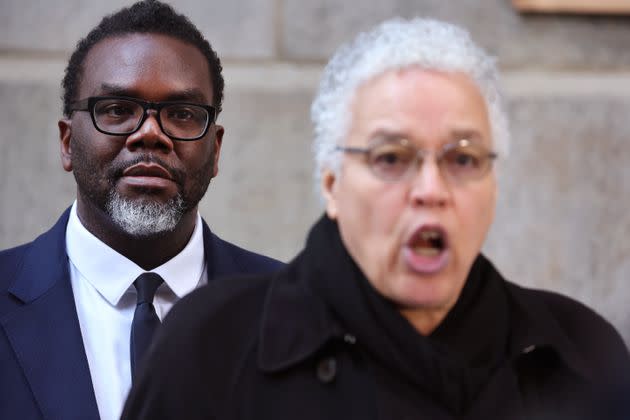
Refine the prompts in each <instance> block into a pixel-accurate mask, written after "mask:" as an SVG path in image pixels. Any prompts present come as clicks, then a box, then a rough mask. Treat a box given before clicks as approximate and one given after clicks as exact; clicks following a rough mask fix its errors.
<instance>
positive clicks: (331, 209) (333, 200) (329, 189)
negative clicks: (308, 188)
mask: <svg viewBox="0 0 630 420" xmlns="http://www.w3.org/2000/svg"><path fill="white" fill-rule="evenodd" d="M336 181H337V175H336V174H335V173H334V172H333V171H331V170H329V169H326V170H324V172H323V174H322V179H321V189H322V195H323V196H324V200H326V214H327V215H328V217H330V218H331V219H333V220H335V219H336V218H337V188H336V185H337V184H336Z"/></svg>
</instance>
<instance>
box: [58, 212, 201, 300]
mask: <svg viewBox="0 0 630 420" xmlns="http://www.w3.org/2000/svg"><path fill="white" fill-rule="evenodd" d="M76 207H77V206H76V201H75V202H74V204H73V205H72V209H71V211H70V218H69V220H68V226H67V228H66V247H67V252H68V258H69V259H70V261H71V262H72V264H73V265H74V266H75V267H76V269H77V270H78V272H79V273H80V274H81V275H82V276H83V277H84V278H85V279H86V280H87V281H88V282H89V283H90V284H91V285H92V286H93V287H94V288H95V289H96V290H97V291H98V292H99V293H100V294H101V295H102V296H103V297H104V298H105V299H106V300H107V301H108V302H109V303H110V304H111V305H114V306H116V305H117V304H118V301H119V300H120V298H121V297H122V296H123V294H124V293H125V292H126V291H127V289H129V287H131V285H132V284H133V282H134V280H135V279H136V278H137V277H138V276H139V275H140V274H142V273H144V272H145V271H146V270H144V269H142V268H141V267H140V266H138V265H137V264H136V263H134V262H133V261H131V260H130V259H128V258H127V257H125V256H124V255H122V254H119V253H118V252H116V251H115V250H114V249H112V248H110V247H109V246H108V245H106V244H105V243H104V242H102V241H101V240H100V239H98V238H97V237H96V236H94V235H93V234H92V233H91V232H89V231H88V230H87V229H86V228H85V227H84V226H83V224H82V223H81V221H80V220H79V217H78V215H77V210H76ZM202 230H203V229H202V223H201V216H200V215H199V213H197V219H196V222H195V228H194V230H193V233H192V235H191V237H190V240H189V241H188V244H187V245H186V246H185V247H184V249H183V250H182V251H181V252H180V253H179V254H177V255H176V256H174V257H173V258H171V259H170V260H169V261H167V262H165V263H164V264H162V265H161V266H159V267H156V268H155V269H153V270H151V271H153V272H155V273H157V274H159V275H160V276H162V278H163V279H164V282H165V283H166V284H167V286H168V287H169V288H170V289H171V290H172V291H173V293H175V294H176V295H177V297H180V298H181V297H182V296H184V295H185V294H187V293H188V292H190V291H192V290H193V289H194V288H195V287H196V286H197V285H198V283H199V280H200V278H201V275H202V274H203V269H204V265H205V257H204V245H203V232H202Z"/></svg>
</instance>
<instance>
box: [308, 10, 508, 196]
mask: <svg viewBox="0 0 630 420" xmlns="http://www.w3.org/2000/svg"><path fill="white" fill-rule="evenodd" d="M410 66H420V67H421V68H424V69H427V70H437V71H444V72H460V73H464V74H466V75H467V76H468V77H470V78H471V79H472V80H473V82H475V84H476V86H477V87H478V88H479V91H480V92H481V95H482V97H483V98H484V100H485V102H486V106H487V108H488V116H489V119H490V127H491V131H492V133H491V134H492V137H493V139H492V140H493V147H494V150H495V151H496V153H497V154H498V155H499V156H505V155H506V154H507V152H508V147H509V142H510V133H509V127H508V121H507V115H506V111H505V108H504V105H503V99H502V94H501V88H500V84H499V74H498V70H497V67H496V65H495V59H494V58H493V57H491V56H489V55H488V54H487V53H486V52H485V51H484V50H483V49H482V48H480V47H479V46H477V45H476V44H475V43H474V42H473V41H472V39H471V37H470V35H469V33H468V32H467V31H466V30H465V29H463V28H460V27H458V26H455V25H453V24H450V23H446V22H441V21H438V20H433V19H424V18H414V19H411V20H405V19H402V18H395V19H391V20H388V21H385V22H383V23H381V24H379V25H378V26H376V27H375V28H373V29H372V30H370V31H369V32H363V33H360V34H359V35H358V36H357V37H356V38H355V39H354V40H352V41H351V42H349V43H347V44H344V45H342V46H341V47H340V48H339V49H338V50H337V51H336V52H335V54H334V55H333V57H332V59H331V60H330V61H329V62H328V64H327V65H326V68H325V69H324V74H323V75H322V79H321V81H320V84H319V89H318V91H317V93H316V95H315V99H314V100H313V104H312V105H311V120H312V122H313V126H314V136H315V137H314V141H313V151H314V154H315V165H316V167H315V171H316V172H315V178H316V182H317V187H318V186H319V180H320V178H321V176H322V173H323V171H324V170H325V169H329V170H332V171H335V172H338V171H339V168H340V166H341V159H342V154H341V153H338V152H336V147H337V145H341V144H343V142H344V140H345V137H346V135H347V132H348V129H349V123H350V120H351V106H352V101H353V98H354V95H355V93H356V91H357V89H358V88H359V87H360V86H361V85H362V84H363V83H365V82H367V81H368V80H370V79H372V78H374V77H376V76H378V75H380V74H383V73H385V72H387V71H390V70H398V69H402V68H407V67H410Z"/></svg>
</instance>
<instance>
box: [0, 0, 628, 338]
mask: <svg viewBox="0 0 630 420" xmlns="http://www.w3.org/2000/svg"><path fill="white" fill-rule="evenodd" d="M571 1H573V2H575V0H569V2H571ZM588 1H589V0H584V1H583V3H588ZM623 1H624V0H621V1H619V0H615V1H614V3H623ZM131 3H132V1H122V0H110V1H109V2H103V1H95V0H89V1H86V0H46V1H44V0H40V1H35V0H0V150H1V153H0V248H7V247H10V246H14V245H18V244H20V243H23V242H26V241H29V240H31V239H33V238H34V237H35V236H36V235H38V234H39V233H41V232H43V231H44V230H46V229H48V228H49V227H50V226H51V225H52V224H53V223H54V222H55V221H56V220H57V218H58V217H59V215H60V213H61V212H62V211H63V210H64V209H65V208H66V207H67V206H69V205H70V204H71V203H72V200H73V198H74V195H75V184H74V179H73V177H72V174H69V173H66V172H64V171H63V170H62V168H61V164H60V159H59V141H58V133H57V120H58V119H59V118H60V116H61V101H60V81H61V78H62V75H63V70H64V67H65V64H66V60H67V58H68V56H69V53H70V52H71V51H72V49H73V48H74V45H75V43H76V42H77V41H78V40H79V38H81V37H82V36H84V35H85V34H86V33H87V32H88V31H89V30H90V29H91V28H92V27H93V26H94V25H96V24H97V23H98V21H99V20H100V18H101V17H102V16H103V15H105V14H107V13H110V12H112V11H114V10H117V9H118V8H120V7H122V6H126V5H129V4H131ZM543 3H544V2H543ZM591 3H595V4H597V3H598V0H593V1H591ZM604 3H605V2H604ZM171 4H172V5H173V6H174V7H175V8H176V9H178V10H179V11H180V12H183V13H184V14H186V15H188V16H189V17H190V18H191V20H192V21H193V22H194V23H195V24H196V25H197V26H198V27H199V28H200V29H201V31H202V32H203V33H204V34H205V35H206V36H207V38H208V39H209V41H210V42H211V44H212V45H213V46H214V47H215V49H216V50H217V51H218V53H219V56H220V57H221V59H222V61H223V64H224V76H225V79H226V90H225V102H224V107H223V108H224V111H223V113H222V114H221V115H220V116H219V119H218V122H219V123H220V124H222V125H224V126H225V129H226V132H225V137H224V143H223V149H222V155H221V162H220V166H219V176H218V178H217V179H216V180H215V181H213V182H212V184H211V185H210V189H209V190H208V193H207V195H206V197H205V198H204V200H203V201H202V203H201V213H202V215H203V216H204V217H205V218H206V220H207V221H208V222H209V224H210V227H211V228H212V229H213V230H214V231H215V232H216V233H217V234H219V235H220V236H222V237H224V238H225V239H227V240H229V241H232V242H235V243H237V244H239V245H241V246H243V247H246V248H249V249H253V250H256V251H259V252H262V253H265V254H268V255H271V256H273V257H276V258H279V259H281V260H284V261H288V260H289V259H291V258H292V257H293V256H294V255H295V253H296V252H297V251H298V250H299V249H300V248H301V246H302V243H303V241H304V238H305V235H306V233H307V231H308V228H309V227H310V225H311V224H312V222H313V221H314V220H315V219H316V218H317V217H318V216H319V214H320V213H321V211H322V208H321V206H320V204H319V198H318V195H317V193H316V192H315V188H314V186H313V182H312V171H313V162H312V157H311V151H310V142H311V126H310V120H309V106H310V101H311V99H312V97H313V93H314V91H315V88H316V86H317V83H318V79H319V76H320V73H321V71H322V68H323V66H324V64H325V62H326V60H327V58H329V57H330V55H331V54H332V52H333V51H334V49H335V48H336V47H337V46H339V44H341V43H342V42H344V41H347V40H349V39H350V38H352V37H353V36H354V35H355V34H356V33H357V32H359V31H361V30H365V29H368V28H370V27H371V26H373V25H374V24H376V23H378V22H380V21H381V20H384V19H386V18H390V17H393V16H403V17H413V16H427V17H434V18H439V19H443V20H446V21H450V22H453V23H456V24H460V25H462V26H464V27H466V28H468V29H469V30H470V31H471V33H472V36H473V38H474V39H475V40H476V41H477V42H478V43H479V44H481V45H482V46H484V47H485V48H486V49H487V50H488V51H489V52H490V53H491V54H492V55H495V56H496V57H497V58H498V60H499V65H500V68H501V70H502V74H503V81H504V87H505V91H506V94H507V97H508V104H509V111H510V117H511V121H512V131H513V143H512V147H511V153H510V156H509V157H507V158H506V161H505V165H504V168H503V171H502V172H501V173H500V178H501V179H500V183H501V191H500V195H499V207H498V212H497V219H496V222H495V224H494V226H493V229H492V232H491V235H490V238H489V239H488V243H487V246H486V248H485V252H486V254H487V255H488V256H489V257H490V258H491V259H492V260H493V261H494V262H495V264H496V265H497V267H498V268H499V270H500V271H501V272H502V273H503V274H504V275H505V276H507V278H509V279H511V280H512V281H514V282H516V283H519V284H522V285H527V286H533V287H539V288H546V289H551V290H556V291H559V292H562V293H565V294H568V295H570V296H573V297H575V298H577V299H579V300H581V301H583V302H585V303H586V304H588V305H589V306H591V307H593V308H595V309H596V310H597V311H598V312H600V313H601V314H602V315H603V316H604V317H606V318H607V319H608V320H610V321H611V322H612V323H613V324H614V325H615V326H616V327H617V328H618V329H619V331H620V332H621V333H622V335H623V336H624V338H625V340H626V342H627V343H630V305H629V303H630V286H629V285H628V284H627V283H628V282H630V212H629V208H630V144H629V142H630V17H628V16H623V15H613V14H608V15H594V14H590V15H576V14H571V13H552V14H540V13H522V12H521V11H519V10H517V9H516V8H515V7H514V5H513V4H512V3H511V2H510V1H509V0H461V1H444V0H389V1H382V0H356V1H352V2H350V1H342V0H312V1H308V0H230V1H209V0H175V1H172V2H171Z"/></svg>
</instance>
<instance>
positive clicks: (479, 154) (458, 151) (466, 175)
mask: <svg viewBox="0 0 630 420" xmlns="http://www.w3.org/2000/svg"><path fill="white" fill-rule="evenodd" d="M424 159H425V154H424V153H422V152H421V151H418V149H416V148H415V147H413V146H410V145H405V144H398V143H386V144H381V145H376V146H373V147H372V148H371V149H370V151H369V153H368V165H369V166H370V168H371V170H372V171H373V172H374V174H375V175H377V176H378V177H379V178H382V179H385V180H392V181H394V180H399V179H401V178H403V177H405V176H406V175H407V174H408V173H409V172H410V170H411V168H412V167H415V166H416V165H421V164H422V163H423V161H424ZM436 159H437V162H438V165H439V167H440V168H441V170H442V171H443V172H444V173H445V174H446V175H448V176H449V177H451V178H454V179H457V180H466V179H476V178H480V177H482V176H483V175H485V173H486V171H487V170H488V169H489V166H490V159H491V158H490V156H489V155H488V153H487V152H486V151H485V149H484V148H483V147H481V146H477V145H474V144H470V143H469V144H467V145H453V146H451V147H446V148H444V149H443V150H442V151H441V152H438V154H437V155H436Z"/></svg>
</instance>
